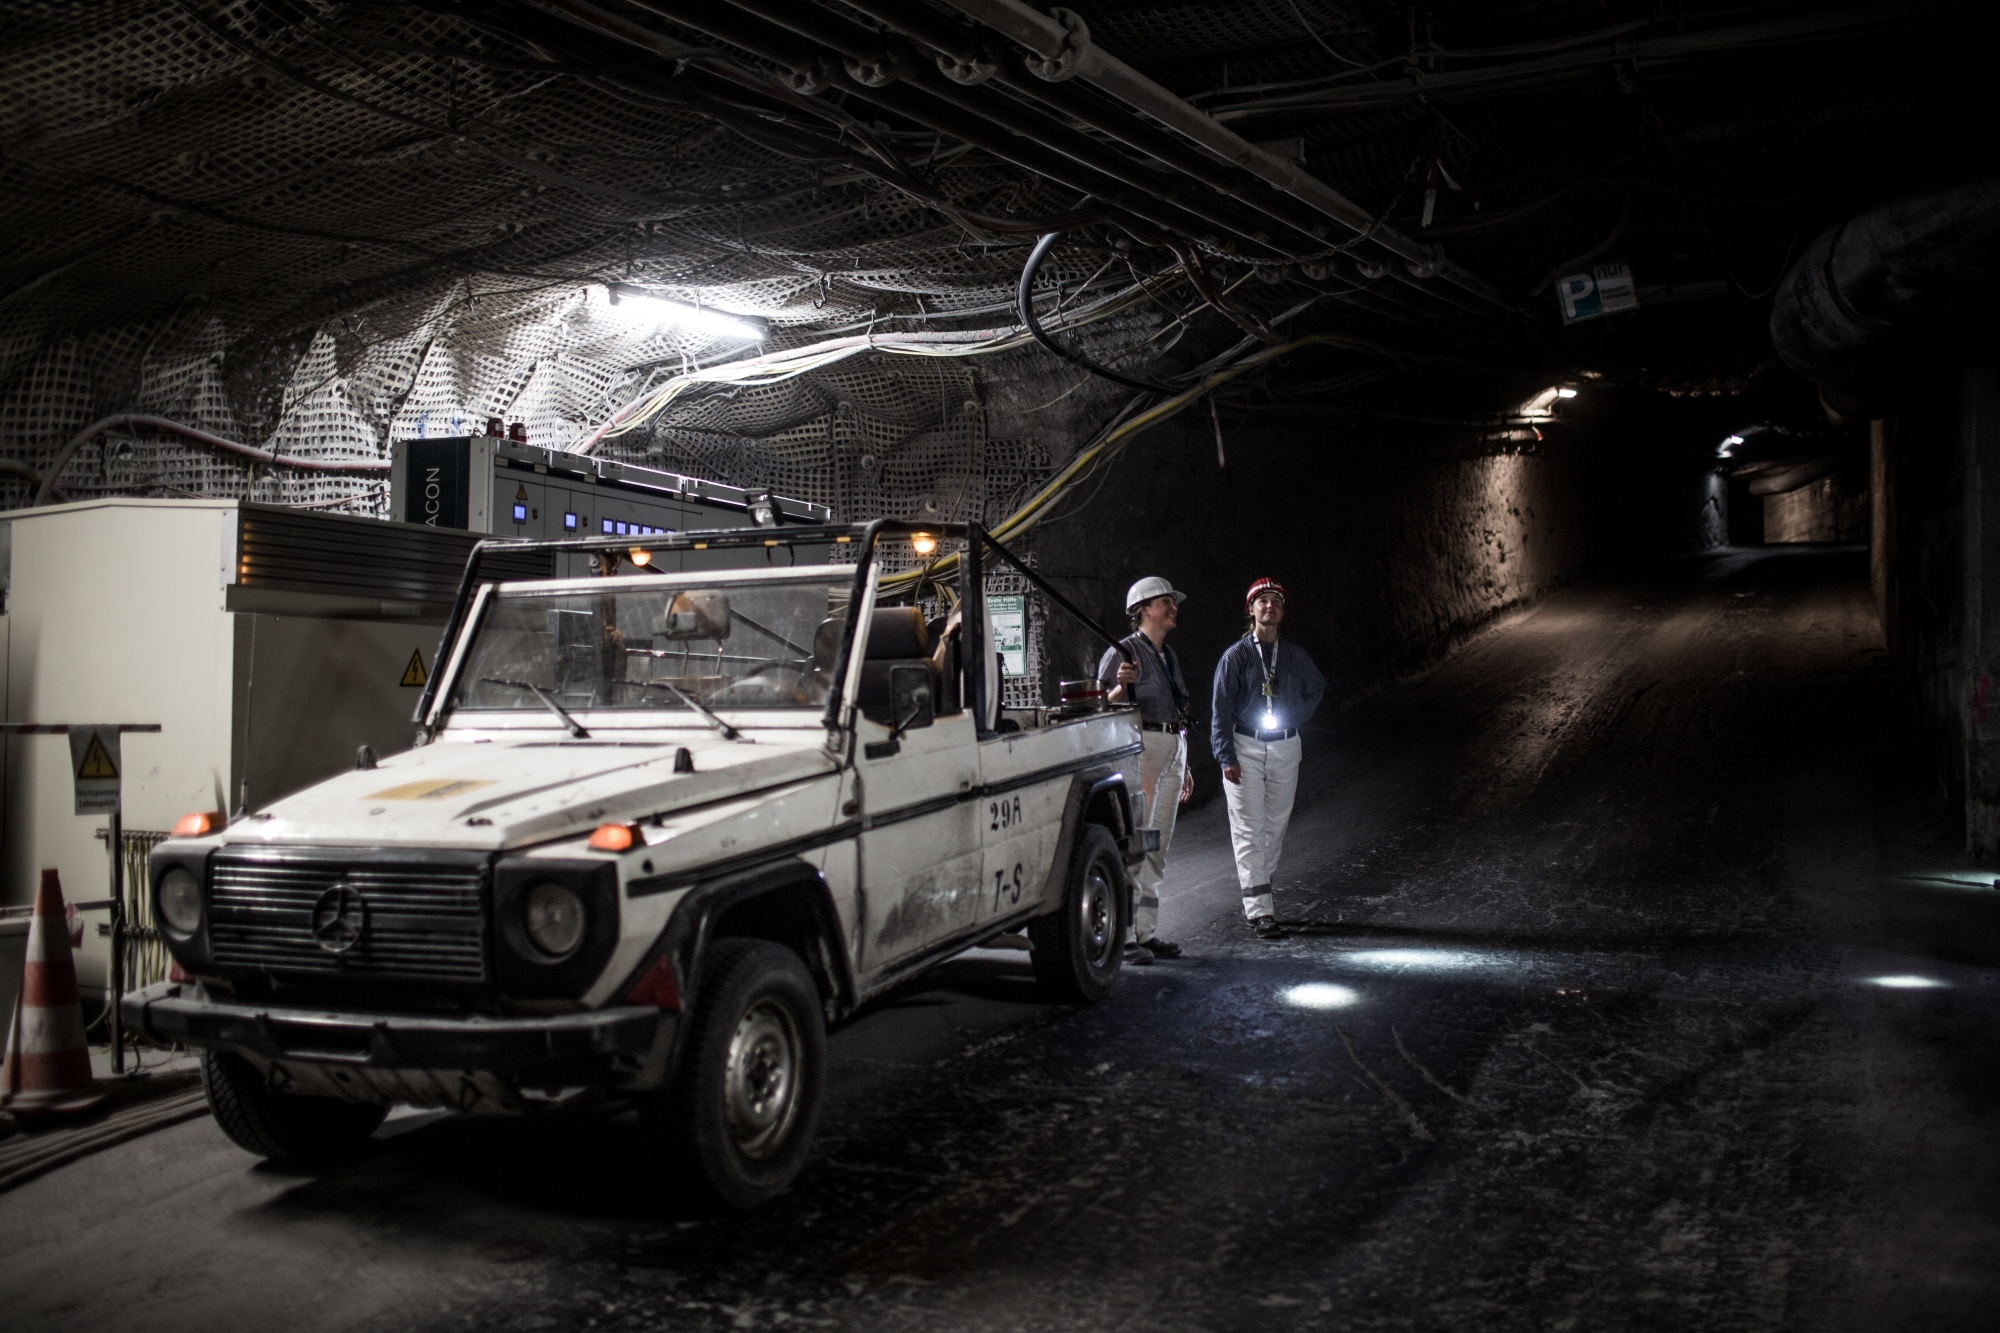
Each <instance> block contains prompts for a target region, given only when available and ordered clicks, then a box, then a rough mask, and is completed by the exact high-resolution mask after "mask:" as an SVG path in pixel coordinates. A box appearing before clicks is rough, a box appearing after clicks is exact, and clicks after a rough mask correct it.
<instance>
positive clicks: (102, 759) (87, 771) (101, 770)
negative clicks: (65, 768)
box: [76, 736, 118, 778]
mask: <svg viewBox="0 0 2000 1333" xmlns="http://www.w3.org/2000/svg"><path fill="white" fill-rule="evenodd" d="M111 743H112V744H113V745H116V744H117V743H118V738H117V737H116V736H113V737H112V738H111ZM76 775H77V776H78V777H80V778H115V777H117V776H118V765H117V764H115V763H113V762H112V760H111V752H110V751H108V750H106V749H105V748H104V741H103V740H102V738H100V737H97V736H92V737H91V738H90V744H89V745H87V746H85V747H84V750H83V767H81V768H79V769H77V770H76Z"/></svg>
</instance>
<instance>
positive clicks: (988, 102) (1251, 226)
mask: <svg viewBox="0 0 2000 1333" xmlns="http://www.w3.org/2000/svg"><path fill="white" fill-rule="evenodd" d="M646 3H647V7H648V8H653V7H654V5H653V4H652V3H651V0H646ZM727 3H728V4H730V5H733V6H735V7H736V8H737V9H740V10H744V11H746V12H748V13H750V14H754V15H756V16H757V17H758V18H761V19H763V20H764V21H765V22H767V23H770V24H771V25H773V26H774V27H778V28H782V29H784V30H785V31H787V32H790V33H794V34H796V35H798V36H800V37H803V38H805V39H806V40H808V41H811V42H813V43H815V44H817V45H819V46H821V47H824V48H826V49H827V50H829V51H830V52H832V53H833V54H834V55H836V56H837V57H839V58H840V63H841V64H842V65H844V67H845V72H846V74H847V76H848V78H849V79H850V80H852V81H853V83H854V84H855V85H857V88H856V89H853V90H854V91H859V92H860V94H861V95H862V96H864V97H868V98H869V99H870V100H871V101H879V99H878V98H877V97H876V94H877V93H880V92H882V91H884V90H886V89H888V88H890V87H891V86H892V85H894V84H896V83H906V84H908V85H909V86H910V87H911V88H914V89H916V90H918V91H919V92H921V93H923V94H925V95H926V96H929V97H932V98H935V99H937V100H938V101H940V102H943V103H946V104H948V105H951V106H956V107H958V108H959V109H961V110H964V111H969V112H971V113H972V114H973V115H976V116H983V117H985V118H987V119H989V120H991V121H992V122H993V123H994V124H996V125H1000V126H1002V127H1004V128H1006V129H1008V130H1011V131H1013V132H1014V133H1015V134H1018V135H1020V136H1021V137H1022V138H1024V139H1026V140H1028V141H1029V142H1030V143H1034V144H1038V145H1040V146H1041V147H1043V148H1047V149H1050V150H1053V151H1054V152H1058V153H1061V154H1062V155H1063V156H1064V157H1067V158H1069V159H1070V160H1072V161H1074V162H1077V163H1079V164H1080V165H1082V166H1085V167H1088V168H1090V169H1091V170H1093V171H1100V172H1103V173H1104V174H1105V175H1107V176H1109V177H1111V178H1112V179H1114V180H1119V181H1123V182H1124V183H1125V184H1127V185H1129V186H1131V187H1133V188H1134V189H1137V190H1144V191H1146V192H1148V194H1150V195H1153V196H1156V197H1158V198H1161V199H1164V200H1165V201H1167V202H1168V203H1171V204H1173V205H1174V206H1175V207H1177V208H1180V209H1183V210H1185V211H1186V212H1188V213H1191V214H1193V215H1195V216H1196V217H1199V218H1201V219H1202V220H1203V221H1205V222H1207V223H1208V224H1209V225H1210V226H1212V227H1219V228H1221V229H1222V230H1224V231H1226V232H1229V233H1231V234H1232V235H1235V236H1237V237H1240V238H1241V239H1243V240H1246V241H1250V242H1252V243H1254V244H1256V245H1259V246H1266V247H1270V248H1271V249H1273V250H1275V251H1277V252H1279V253H1285V254H1291V255H1298V254H1303V253H1307V251H1306V249H1305V248H1304V247H1301V246H1298V245H1294V246H1292V247H1291V248H1290V249H1287V248H1286V247H1285V246H1284V245H1283V244H1281V243H1279V242H1276V241H1274V240H1273V238H1272V236H1271V232H1270V229H1269V228H1268V227H1266V226H1264V225H1263V219H1262V218H1261V217H1260V216H1259V215H1258V214H1255V213H1246V212H1244V211H1243V210H1242V209H1240V208H1239V207H1237V206H1236V205H1234V204H1233V203H1232V202H1230V198H1229V196H1228V195H1223V196H1221V197H1220V198H1213V197H1210V196H1208V194H1207V192H1206V191H1202V190H1200V189H1195V190H1192V191H1191V190H1187V189H1184V188H1180V186H1179V183H1178V182H1176V181H1173V180H1172V179H1171V178H1163V177H1162V176H1161V175H1160V174H1159V173H1157V172H1154V171H1152V170H1150V169H1148V168H1147V167H1146V166H1145V164H1143V163H1140V162H1135V161H1133V160H1132V159H1131V158H1128V157H1126V156H1125V155H1124V154H1122V153H1120V152H1118V151H1117V150H1116V149H1114V148H1111V147H1108V146H1106V145H1104V144H1101V143H1098V142H1097V141H1096V140H1094V139H1091V138H1089V137H1087V136H1085V135H1082V134H1079V133H1077V132H1076V131H1075V130H1072V129H1071V128H1070V127H1069V126H1067V125H1064V124H1062V123H1061V122H1060V121H1057V120H1054V119H1051V118H1050V117H1048V116H1046V115H1044V114H1042V113H1041V112H1039V111H1037V110H1035V109H1034V108H1033V107H1031V106H1027V105H1024V104H1023V103H1020V102H1017V101H1015V100H1013V99H1012V98H1009V97H1006V96H1004V95H1000V94H996V93H993V92H991V91H989V90H987V89H983V88H978V87H975V86H972V85H967V84H962V83H959V82H956V81H954V80H952V79H948V78H946V77H945V76H944V75H943V74H941V73H940V72H939V71H938V69H937V67H936V65H935V64H934V63H933V62H932V61H931V60H930V59H929V58H928V57H927V56H923V55H921V54H919V53H917V52H915V51H913V50H908V49H907V48H905V49H902V50H899V49H898V48H899V47H902V46H903V44H902V43H901V42H895V43H886V42H884V41H883V35H882V34H881V33H877V32H871V31H869V30H868V29H867V28H864V27H861V26H859V25H858V24H854V23H850V22H848V21H847V20H845V19H842V18H840V17H838V16H836V15H834V14H832V13H829V12H828V11H826V10H823V9H820V8H818V7H817V6H814V5H807V4H800V3H797V0H727ZM662 7H663V8H671V9H674V10H676V11H681V12H685V13H686V15H687V16H686V17H684V18H682V19H681V20H680V21H681V22H684V23H687V24H688V25H690V26H692V27H700V26H701V25H702V24H703V23H704V22H706V17H705V16H706V15H707V14H708V13H709V12H711V11H712V10H713V9H714V8H715V6H714V4H713V3H712V2H711V3H706V4H702V5H700V6H699V7H698V12H699V14H700V15H702V17H697V7H696V6H688V5H684V4H675V3H671V0H670V2H669V3H668V4H666V5H665V6H662ZM918 119H923V118H922V117H918ZM924 123H926V124H930V125H931V126H932V127H933V128H936V129H942V128H944V127H943V126H940V125H937V124H936V123H935V122H933V121H930V120H925V121H924ZM954 133H956V131H954ZM989 151H990V150H989ZM1043 174H1044V175H1046V174H1048V173H1046V172H1044V173H1043ZM1174 230H1176V231H1181V230H1184V229H1183V228H1175V229H1174Z"/></svg>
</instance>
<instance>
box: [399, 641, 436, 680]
mask: <svg viewBox="0 0 2000 1333" xmlns="http://www.w3.org/2000/svg"><path fill="white" fill-rule="evenodd" d="M430 678H431V673H430V672H428V671H426V670H424V650H423V649H421V648H412V649H410V664H409V665H408V666H406V667H404V668H403V684H405V685H415V686H419V687H421V686H422V685H423V684H424V682H425V681H428V680H429V679H430Z"/></svg>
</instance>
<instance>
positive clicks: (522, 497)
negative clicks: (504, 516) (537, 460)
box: [514, 481, 528, 504]
mask: <svg viewBox="0 0 2000 1333" xmlns="http://www.w3.org/2000/svg"><path fill="white" fill-rule="evenodd" d="M514 498H515V499H516V500H519V501H520V502H521V503H522V504H526V503H527V502H528V483H527V482H525V481H524V482H522V483H521V489H520V490H518V491H515V492H514Z"/></svg>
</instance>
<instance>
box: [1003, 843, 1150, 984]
mask: <svg viewBox="0 0 2000 1333" xmlns="http://www.w3.org/2000/svg"><path fill="white" fill-rule="evenodd" d="M1130 903H1131V891H1130V889H1129V887H1128V886H1127V884H1126V882H1125V862H1124V858H1122V857H1121V856H1119V854H1118V842H1117V840H1116V839H1115V838H1113V837H1112V836H1111V831H1110V830H1109V829H1107V828H1105V827H1104V826H1103V825H1102V824H1085V825H1083V827H1082V828H1081V829H1079V830H1078V834H1077V839H1076V848H1075V850H1074V851H1072V852H1071V853H1070V858H1069V875H1068V877H1067V878H1066V879H1065V881H1064V884H1063V897H1062V906H1060V907H1058V908H1057V909H1056V910H1055V911H1053V912H1050V913H1049V914H1048V915H1046V916H1038V917H1036V918H1034V919H1033V920H1032V921H1030V922H1028V942H1029V943H1030V944H1032V945H1033V946H1034V950H1035V951H1034V962H1035V979H1036V980H1037V981H1039V982H1041V983H1042V988H1043V989H1044V990H1046V991H1048V993H1049V996H1050V998H1052V999H1054V1000H1056V1001H1057V1002H1058V1003H1061V1004H1092V1003H1094V1002H1096V1001H1098V1000H1101V999H1103V998H1104V997H1105V996H1106V995H1107V994H1109V993H1110V991H1111V986H1112V983H1113V982H1115V981H1117V980H1118V968H1119V966H1120V964H1121V963H1123V961H1124V958H1125V926H1126V920H1125V918H1126V915H1127V913H1128V912H1129V911H1130V910H1131V907H1130Z"/></svg>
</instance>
